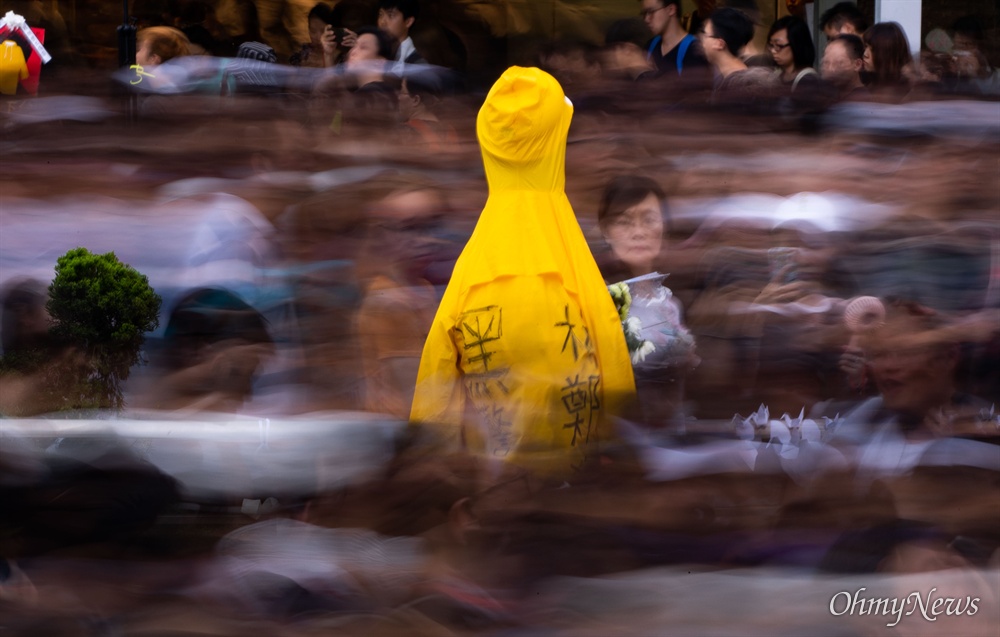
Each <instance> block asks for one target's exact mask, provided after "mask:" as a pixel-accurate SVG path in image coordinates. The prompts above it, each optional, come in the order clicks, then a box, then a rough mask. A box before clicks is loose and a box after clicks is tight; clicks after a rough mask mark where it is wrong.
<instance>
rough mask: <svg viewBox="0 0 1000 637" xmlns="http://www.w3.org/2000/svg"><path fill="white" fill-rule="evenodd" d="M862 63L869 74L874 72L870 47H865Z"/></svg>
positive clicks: (873, 59) (873, 61)
mask: <svg viewBox="0 0 1000 637" xmlns="http://www.w3.org/2000/svg"><path fill="white" fill-rule="evenodd" d="M861 60H862V61H863V62H864V68H865V70H866V71H868V72H869V73H874V72H875V56H874V55H872V48H871V47H870V46H865V56H864V57H863V58H861Z"/></svg>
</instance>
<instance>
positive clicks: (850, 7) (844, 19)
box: [819, 2, 868, 33]
mask: <svg viewBox="0 0 1000 637" xmlns="http://www.w3.org/2000/svg"><path fill="white" fill-rule="evenodd" d="M848 22H850V23H851V24H852V25H853V26H854V30H855V31H856V32H858V33H864V32H865V31H866V30H868V19H867V18H865V14H864V13H862V12H861V9H859V8H858V5H856V4H854V3H853V2H838V3H837V4H835V5H833V6H832V7H830V8H829V9H827V10H826V11H824V12H823V15H821V16H820V18H819V28H820V29H823V30H825V29H826V28H827V27H831V28H833V29H837V30H840V27H842V26H844V24H845V23H848Z"/></svg>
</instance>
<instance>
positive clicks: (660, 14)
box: [639, 0, 708, 77]
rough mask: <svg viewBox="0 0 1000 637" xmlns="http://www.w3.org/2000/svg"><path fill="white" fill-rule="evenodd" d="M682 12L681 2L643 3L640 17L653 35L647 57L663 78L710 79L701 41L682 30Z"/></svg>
mask: <svg viewBox="0 0 1000 637" xmlns="http://www.w3.org/2000/svg"><path fill="white" fill-rule="evenodd" d="M680 10H681V3H680V0H642V9H641V10H640V12H639V13H640V15H641V16H642V18H643V20H645V21H646V25H647V26H649V29H650V31H652V32H653V39H652V40H651V41H650V43H649V45H648V46H647V48H646V54H647V56H648V58H649V60H650V61H652V62H653V64H655V65H656V68H657V73H658V74H659V75H660V76H672V77H678V76H684V75H685V72H687V73H688V74H691V73H692V72H695V73H699V74H700V75H701V76H702V77H708V74H707V73H706V71H707V69H708V61H707V60H706V59H705V54H704V52H703V51H702V49H701V45H700V44H699V43H698V39H697V38H696V37H694V36H693V35H691V34H690V33H688V32H687V31H685V30H684V27H683V26H681V20H680Z"/></svg>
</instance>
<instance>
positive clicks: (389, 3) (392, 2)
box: [378, 0, 420, 19]
mask: <svg viewBox="0 0 1000 637" xmlns="http://www.w3.org/2000/svg"><path fill="white" fill-rule="evenodd" d="M378 9H379V10H380V11H391V10H392V9H396V10H397V11H399V12H400V13H402V14H403V17H404V18H413V19H416V18H418V17H419V16H420V1H419V0H378Z"/></svg>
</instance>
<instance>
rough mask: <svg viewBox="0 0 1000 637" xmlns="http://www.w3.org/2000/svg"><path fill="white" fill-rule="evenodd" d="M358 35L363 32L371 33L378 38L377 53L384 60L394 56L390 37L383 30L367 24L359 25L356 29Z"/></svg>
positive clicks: (393, 47) (393, 46) (363, 33)
mask: <svg viewBox="0 0 1000 637" xmlns="http://www.w3.org/2000/svg"><path fill="white" fill-rule="evenodd" d="M357 33H358V37H359V38H360V37H361V36H363V35H365V34H368V33H370V34H372V35H374V36H375V38H376V39H377V40H378V55H379V57H381V58H385V59H386V60H391V59H392V58H393V57H394V56H395V45H394V44H393V41H392V38H390V37H389V34H387V33H386V32H385V31H383V30H382V29H380V28H378V27H373V26H367V27H361V28H360V29H358V31H357Z"/></svg>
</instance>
